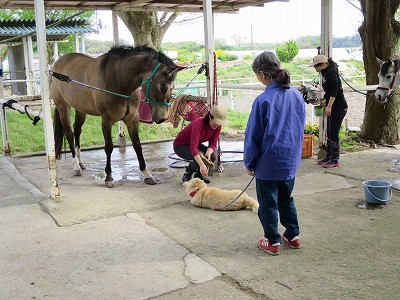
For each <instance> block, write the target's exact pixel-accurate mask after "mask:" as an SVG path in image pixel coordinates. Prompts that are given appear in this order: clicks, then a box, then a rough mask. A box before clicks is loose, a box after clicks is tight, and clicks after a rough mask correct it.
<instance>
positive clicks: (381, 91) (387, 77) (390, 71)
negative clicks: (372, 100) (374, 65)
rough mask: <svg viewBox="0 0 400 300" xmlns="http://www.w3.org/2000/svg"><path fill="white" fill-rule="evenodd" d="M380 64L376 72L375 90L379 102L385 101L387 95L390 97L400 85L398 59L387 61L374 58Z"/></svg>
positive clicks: (399, 60)
mask: <svg viewBox="0 0 400 300" xmlns="http://www.w3.org/2000/svg"><path fill="white" fill-rule="evenodd" d="M376 60H377V61H378V63H379V65H380V70H379V73H378V78H379V84H378V87H377V88H376V91H375V97H376V99H377V100H378V101H379V102H381V103H386V102H387V101H388V97H390V96H391V95H392V94H393V93H394V92H395V91H396V90H397V89H398V88H399V85H400V76H397V75H399V72H400V59H396V60H393V61H392V60H391V59H390V58H389V59H388V61H383V60H380V59H379V58H377V59H376Z"/></svg>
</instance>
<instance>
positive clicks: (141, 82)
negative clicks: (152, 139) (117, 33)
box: [50, 46, 183, 187]
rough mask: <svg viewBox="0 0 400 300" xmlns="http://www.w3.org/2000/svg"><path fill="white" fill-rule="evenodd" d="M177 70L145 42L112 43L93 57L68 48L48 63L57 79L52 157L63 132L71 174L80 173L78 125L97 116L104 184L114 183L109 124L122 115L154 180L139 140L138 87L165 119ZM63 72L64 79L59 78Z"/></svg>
mask: <svg viewBox="0 0 400 300" xmlns="http://www.w3.org/2000/svg"><path fill="white" fill-rule="evenodd" d="M182 69H183V68H182V67H179V66H177V65H176V64H175V63H174V62H173V61H172V60H171V59H169V58H168V57H167V56H166V55H165V54H163V53H161V52H157V51H156V50H154V49H152V48H150V47H147V46H138V47H134V48H133V47H126V46H121V47H113V48H112V49H111V50H110V51H108V52H107V53H105V54H103V55H101V56H99V57H98V58H93V57H90V56H88V55H85V54H81V53H70V54H66V55H64V56H63V57H61V58H60V59H59V60H57V61H56V62H55V63H54V66H53V68H52V74H53V77H56V78H57V79H55V78H52V81H51V83H50V93H51V97H52V98H53V100H54V104H55V106H56V109H55V115H54V139H55V154H56V157H57V158H60V154H61V150H62V141H63V136H64V134H65V135H66V137H67V141H68V144H69V148H70V150H71V153H72V157H73V160H74V175H77V176H80V175H81V174H82V169H85V165H84V163H83V161H82V159H81V153H80V135H81V132H82V125H83V123H84V122H85V119H86V115H93V116H101V119H102V122H101V126H102V130H103V136H104V144H105V147H104V149H105V152H106V155H107V164H106V168H105V172H106V175H107V176H106V179H105V185H106V186H107V187H113V186H114V180H113V178H112V174H111V153H112V151H113V142H112V138H111V129H112V126H113V124H114V123H115V122H117V121H120V120H122V121H123V122H124V123H125V125H126V126H127V128H128V133H129V136H130V138H131V140H132V145H133V148H134V149H135V152H136V156H137V158H138V161H139V167H140V171H142V173H143V175H144V177H145V182H146V183H147V184H155V183H156V181H155V180H154V178H153V177H152V176H151V174H150V173H149V172H148V170H147V169H146V163H145V161H144V158H143V152H142V145H141V144H140V140H139V134H138V128H139V114H138V107H139V101H140V100H139V98H140V91H139V89H138V88H139V87H142V88H143V92H144V94H145V96H146V101H147V102H148V103H150V105H151V107H152V120H153V121H154V122H155V123H157V124H160V123H162V122H164V121H165V120H166V118H167V115H168V108H169V106H170V105H171V102H170V101H171V99H172V91H173V89H174V81H175V78H176V74H177V72H178V71H180V70H182ZM56 75H58V76H56ZM62 75H65V76H64V77H66V78H67V79H68V80H58V79H60V77H62ZM69 79H70V80H69ZM71 81H72V83H71ZM73 83H77V84H73ZM71 107H73V108H74V109H75V112H76V114H75V122H74V130H72V128H71V125H70V110H71ZM74 138H75V146H76V149H75V148H74Z"/></svg>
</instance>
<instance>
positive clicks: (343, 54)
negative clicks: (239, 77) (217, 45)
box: [227, 47, 362, 60]
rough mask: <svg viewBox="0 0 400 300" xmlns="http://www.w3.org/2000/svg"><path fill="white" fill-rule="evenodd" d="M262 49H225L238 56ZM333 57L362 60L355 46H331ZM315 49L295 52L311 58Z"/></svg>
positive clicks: (360, 52) (360, 51)
mask: <svg viewBox="0 0 400 300" xmlns="http://www.w3.org/2000/svg"><path fill="white" fill-rule="evenodd" d="M265 50H267V51H272V52H275V51H274V50H270V49H265ZM263 51H264V50H245V51H227V52H228V53H232V54H235V55H237V56H238V57H243V56H245V55H258V54H260V53H261V52H263ZM332 53H333V57H332V58H333V59H334V60H347V59H356V60H362V50H361V48H360V47H357V48H333V49H332ZM317 54H318V53H317V49H299V54H297V56H296V57H297V58H312V57H314V56H315V55H317Z"/></svg>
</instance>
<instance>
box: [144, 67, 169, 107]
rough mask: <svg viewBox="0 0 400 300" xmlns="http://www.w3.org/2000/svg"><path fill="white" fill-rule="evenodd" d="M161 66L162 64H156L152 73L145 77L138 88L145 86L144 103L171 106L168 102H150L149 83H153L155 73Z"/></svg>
mask: <svg viewBox="0 0 400 300" xmlns="http://www.w3.org/2000/svg"><path fill="white" fill-rule="evenodd" d="M161 66H162V63H158V64H157V65H156V66H155V67H154V69H153V71H152V72H151V73H150V75H149V77H147V79H145V80H143V81H142V84H141V85H140V86H144V85H145V84H146V85H147V86H146V90H145V93H144V95H145V96H146V99H145V100H144V102H146V103H149V104H156V105H162V106H168V107H169V106H171V103H170V102H166V103H165V102H159V101H156V100H152V99H150V86H151V82H152V81H153V78H154V76H155V75H156V73H157V71H158V70H159V69H160V67H161Z"/></svg>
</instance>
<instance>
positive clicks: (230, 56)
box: [215, 49, 238, 61]
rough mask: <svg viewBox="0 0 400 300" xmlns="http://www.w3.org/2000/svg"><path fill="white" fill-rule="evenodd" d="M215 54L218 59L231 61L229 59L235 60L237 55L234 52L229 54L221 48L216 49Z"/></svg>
mask: <svg viewBox="0 0 400 300" xmlns="http://www.w3.org/2000/svg"><path fill="white" fill-rule="evenodd" d="M215 56H216V57H217V59H219V60H220V61H231V60H235V59H238V56H237V55H235V54H229V53H228V52H226V51H224V50H222V49H218V50H216V51H215Z"/></svg>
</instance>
